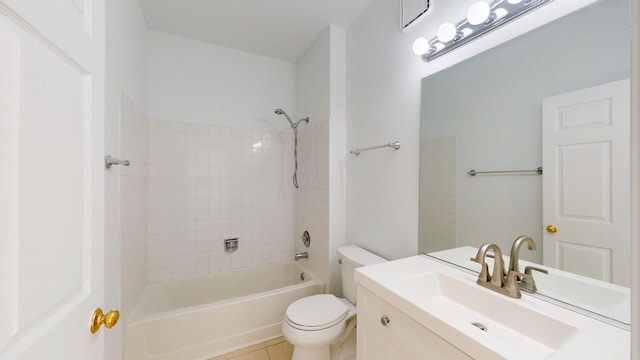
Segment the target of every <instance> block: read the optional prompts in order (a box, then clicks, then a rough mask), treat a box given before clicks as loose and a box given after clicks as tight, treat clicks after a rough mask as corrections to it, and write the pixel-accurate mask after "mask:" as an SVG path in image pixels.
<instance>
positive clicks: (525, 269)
mask: <svg viewBox="0 0 640 360" xmlns="http://www.w3.org/2000/svg"><path fill="white" fill-rule="evenodd" d="M533 270H535V271H539V272H541V273H543V274H548V273H549V271H547V270H545V269H541V268H539V267H535V266H525V267H524V273H525V275H531V271H533Z"/></svg>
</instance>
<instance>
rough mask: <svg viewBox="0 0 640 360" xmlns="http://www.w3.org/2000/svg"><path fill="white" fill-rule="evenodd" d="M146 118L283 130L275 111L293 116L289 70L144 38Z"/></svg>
mask: <svg viewBox="0 0 640 360" xmlns="http://www.w3.org/2000/svg"><path fill="white" fill-rule="evenodd" d="M147 86H148V89H149V106H148V115H149V118H152V119H164V120H180V121H187V122H198V123H209V124H211V123H214V124H222V125H227V126H234V127H251V128H259V129H268V130H285V129H288V123H287V121H286V120H285V119H284V118H283V117H282V116H277V115H275V114H274V112H273V111H274V110H275V109H276V108H282V109H284V110H285V111H286V112H287V113H289V115H292V116H293V115H294V114H295V113H296V111H295V100H294V99H295V95H294V93H295V65H294V64H293V63H289V62H286V61H281V60H276V59H271V58H267V57H263V56H259V55H254V54H250V53H247V52H243V51H238V50H233V49H229V48H225V47H221V46H216V45H212V44H209V43H205V42H201V41H197V40H192V39H188V38H184V37H180V36H175V35H170V34H165V33H161V32H156V31H151V32H150V33H149V61H148V83H147Z"/></svg>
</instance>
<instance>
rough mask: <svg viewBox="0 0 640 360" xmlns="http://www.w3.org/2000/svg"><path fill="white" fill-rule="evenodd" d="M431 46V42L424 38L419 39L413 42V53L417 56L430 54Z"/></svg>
mask: <svg viewBox="0 0 640 360" xmlns="http://www.w3.org/2000/svg"><path fill="white" fill-rule="evenodd" d="M430 49H431V45H429V41H427V39H425V38H423V37H419V38H417V39H416V41H414V42H413V53H414V54H416V55H419V56H420V55H424V54H426V53H428V52H429V50H430Z"/></svg>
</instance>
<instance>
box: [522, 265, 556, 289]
mask: <svg viewBox="0 0 640 360" xmlns="http://www.w3.org/2000/svg"><path fill="white" fill-rule="evenodd" d="M533 270H535V271H539V272H541V273H543V274H548V273H549V272H548V271H547V270H545V269H541V268H538V267H535V266H526V267H525V268H524V276H523V278H522V281H521V282H520V289H522V291H526V292H529V293H534V292H536V291H538V287H537V286H536V281H535V280H534V279H533V275H532V274H531V272H532V271H533Z"/></svg>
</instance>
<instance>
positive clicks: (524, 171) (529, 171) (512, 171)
mask: <svg viewBox="0 0 640 360" xmlns="http://www.w3.org/2000/svg"><path fill="white" fill-rule="evenodd" d="M515 173H519V174H524V173H535V174H538V175H542V166H539V167H537V168H535V169H533V170H501V171H476V170H474V169H471V170H469V171H467V174H469V176H476V175H478V174H515Z"/></svg>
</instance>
